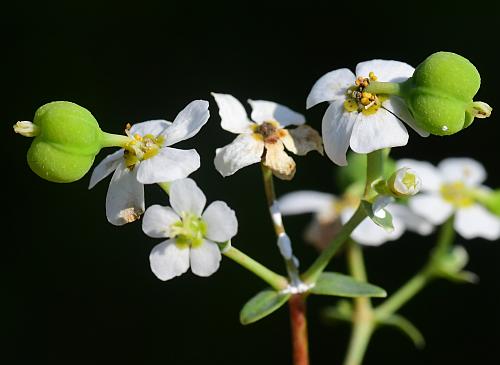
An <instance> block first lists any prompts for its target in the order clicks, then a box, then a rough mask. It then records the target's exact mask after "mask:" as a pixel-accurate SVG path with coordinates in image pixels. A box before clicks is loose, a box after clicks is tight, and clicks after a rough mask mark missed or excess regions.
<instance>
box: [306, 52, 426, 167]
mask: <svg viewBox="0 0 500 365" xmlns="http://www.w3.org/2000/svg"><path fill="white" fill-rule="evenodd" d="M413 71H414V68H413V67H411V66H410V65H408V64H406V63H403V62H397V61H387V60H372V61H366V62H361V63H358V65H357V66H356V75H354V74H353V73H352V72H351V71H350V70H348V69H346V68H343V69H339V70H335V71H332V72H329V73H327V74H325V75H324V76H322V77H321V78H320V79H319V80H318V81H317V82H316V83H315V84H314V86H313V88H312V90H311V92H310V93H309V96H308V97H307V108H308V109H309V108H311V107H313V106H314V105H316V104H318V103H321V102H324V101H328V102H329V103H330V105H329V107H328V109H327V110H326V113H325V115H324V117H323V123H322V135H323V144H324V147H325V151H326V154H327V155H328V157H330V159H331V160H332V161H333V162H335V163H336V164H337V165H340V166H345V165H347V160H346V152H347V149H348V148H349V146H350V147H351V149H352V150H353V151H355V152H358V153H370V152H373V151H375V150H379V149H382V148H386V147H397V146H404V145H406V144H407V143H408V132H407V130H406V128H405V126H404V125H403V123H401V120H403V121H404V122H405V123H406V124H408V125H409V126H410V127H412V128H413V129H414V130H415V131H417V132H418V133H419V134H420V135H421V136H424V137H426V136H428V135H429V133H427V132H425V131H423V130H421V129H419V128H418V127H417V126H416V124H415V121H414V119H413V117H412V116H411V114H410V111H409V110H408V108H407V107H406V105H405V103H404V102H403V100H402V99H400V98H399V97H397V96H392V95H391V96H390V97H388V96H387V95H376V94H370V93H366V92H363V89H364V88H365V87H366V85H368V84H369V82H370V80H378V81H385V82H401V81H404V80H406V79H408V78H409V77H411V76H412V75H413Z"/></svg>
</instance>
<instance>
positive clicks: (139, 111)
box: [0, 1, 500, 365]
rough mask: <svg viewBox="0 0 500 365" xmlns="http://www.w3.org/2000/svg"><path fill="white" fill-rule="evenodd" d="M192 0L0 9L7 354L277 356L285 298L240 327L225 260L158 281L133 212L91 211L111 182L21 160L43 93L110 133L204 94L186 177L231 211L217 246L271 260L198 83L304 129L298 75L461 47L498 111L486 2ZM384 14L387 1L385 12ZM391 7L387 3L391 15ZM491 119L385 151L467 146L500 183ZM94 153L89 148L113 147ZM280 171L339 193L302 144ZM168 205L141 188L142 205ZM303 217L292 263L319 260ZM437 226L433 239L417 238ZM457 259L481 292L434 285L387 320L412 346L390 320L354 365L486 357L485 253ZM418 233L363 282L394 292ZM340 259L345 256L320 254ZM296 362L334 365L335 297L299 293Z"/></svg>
mask: <svg viewBox="0 0 500 365" xmlns="http://www.w3.org/2000/svg"><path fill="white" fill-rule="evenodd" d="M347 5H349V6H346V7H339V6H337V5H335V4H330V5H325V4H313V3H309V2H308V3H305V4H302V5H301V6H298V5H290V4H288V5H287V6H278V5H276V4H274V3H271V2H268V3H267V4H264V5H262V4H258V3H255V2H246V1H242V2H238V3H208V2H206V3H200V4H198V5H196V4H191V5H190V6H180V5H178V4H175V3H173V2H164V3H162V2H157V3H148V2H138V3H136V4H134V5H133V6H130V7H128V6H125V5H124V4H123V3H116V4H115V3H106V2H102V3H100V4H92V3H88V2H86V3H84V4H83V5H79V4H78V3H70V4H57V5H50V4H47V3H44V4H38V5H34V4H29V3H23V2H18V3H17V6H16V7H15V8H12V9H3V12H2V15H1V16H2V28H3V29H2V44H3V47H2V48H3V52H2V56H1V57H2V64H3V66H2V74H3V77H2V79H3V80H4V81H3V85H2V88H3V90H4V92H5V93H6V95H5V97H4V98H3V105H2V108H1V110H0V113H1V120H2V128H3V132H2V133H3V136H4V138H3V140H2V141H3V143H2V150H3V157H4V159H3V161H4V164H3V179H2V180H3V184H4V188H3V189H2V190H3V198H4V201H5V203H4V207H3V211H4V215H3V216H4V218H3V224H2V227H3V229H2V230H3V239H2V248H3V253H2V254H1V257H2V259H3V260H2V261H3V262H2V265H1V266H2V270H3V271H4V272H3V273H2V278H3V279H4V282H5V284H4V285H2V299H1V301H2V304H3V309H2V312H1V313H2V320H1V323H2V324H1V326H0V327H1V330H2V332H4V334H5V340H4V341H3V344H4V345H7V349H8V350H7V351H3V355H2V356H4V357H7V356H8V357H10V359H9V360H8V361H7V362H4V363H6V364H24V363H39V364H90V363H92V364H100V363H107V364H115V363H117V364H118V363H120V364H198V363H209V364H221V365H222V364H256V363H259V364H289V363H290V343H289V330H288V317H287V309H286V308H282V309H281V310H279V311H278V312H277V313H275V314H274V315H272V316H271V317H269V318H267V319H265V320H263V321H261V322H259V323H256V324H253V325H250V326H247V327H243V326H241V325H240V324H239V322H238V313H239V310H240V308H241V306H242V305H243V303H245V301H246V300H247V299H248V298H250V297H251V296H253V295H254V294H255V293H256V292H257V291H258V290H260V289H262V288H263V287H264V286H265V285H264V284H263V283H262V282H261V281H260V280H259V279H257V278H256V277H254V276H252V275H251V274H249V273H247V272H246V271H244V270H243V269H242V268H240V267H239V266H237V265H235V264H234V263H232V262H230V261H229V260H226V259H224V260H223V263H222V267H221V269H220V270H219V271H218V272H217V273H216V274H215V275H213V276H212V277H210V278H208V279H204V278H198V277H195V276H194V275H192V274H191V273H188V274H185V275H183V276H182V277H180V278H177V279H175V280H171V281H168V282H161V281H160V280H158V279H156V277H154V275H153V274H152V273H151V271H150V269H149V262H148V255H149V251H150V250H151V248H152V247H153V246H154V245H155V244H157V243H159V241H158V240H156V239H151V238H148V237H146V236H145V235H144V234H143V233H142V231H141V229H140V224H138V223H136V224H130V225H127V226H125V227H114V226H112V225H110V224H109V223H108V222H107V221H106V218H105V212H104V200H105V195H106V189H107V183H108V181H109V180H106V181H104V182H101V183H100V184H99V185H98V186H97V187H96V188H94V189H93V190H92V191H88V190H87V185H88V182H89V175H87V176H85V177H84V178H83V179H82V180H81V181H78V182H76V183H73V184H65V185H61V184H53V183H49V182H46V181H43V180H41V179H40V178H38V177H37V176H36V175H35V174H33V173H32V172H31V171H30V170H29V168H28V166H27V164H26V161H25V153H26V151H27V149H28V146H29V143H30V141H29V140H28V139H24V138H21V137H20V136H17V135H14V133H13V132H12V129H11V128H12V124H14V122H15V121H17V120H30V119H31V118H32V116H33V114H34V112H35V110H36V108H38V107H39V106H40V105H42V104H44V103H46V102H49V101H53V100H69V101H73V102H76V103H78V104H80V105H82V106H84V107H86V108H88V109H89V110H91V111H92V113H93V114H94V116H95V117H96V118H97V119H98V121H99V122H100V125H101V128H102V129H104V130H106V131H108V132H112V133H121V131H122V130H123V128H124V125H125V124H126V123H127V122H132V123H133V122H140V121H144V120H148V119H156V118H166V119H169V120H172V119H173V118H174V117H175V115H176V114H177V112H178V111H180V110H181V109H182V108H183V107H184V106H185V105H186V104H187V103H188V102H190V101H191V100H194V99H198V98H201V99H207V100H209V101H210V102H211V114H212V118H211V119H210V121H209V123H208V124H207V125H206V126H205V127H204V128H203V129H202V131H201V132H200V133H199V134H198V135H197V136H196V137H194V138H193V139H191V140H188V141H185V142H183V143H182V144H181V145H180V146H179V147H181V148H182V147H184V148H191V147H196V148H197V150H198V151H199V153H200V155H201V157H202V167H201V169H200V170H198V171H197V172H195V173H194V174H193V175H192V177H193V178H194V179H196V181H197V182H198V184H199V185H200V186H201V187H202V189H203V190H204V192H205V194H206V195H207V198H208V201H213V200H218V199H220V200H224V201H226V202H227V203H228V204H229V205H230V206H231V207H233V208H234V209H235V210H236V211H237V216H238V219H239V233H238V235H237V237H236V238H235V239H234V241H233V244H234V245H236V246H237V247H239V248H240V249H242V250H244V251H245V252H247V253H249V254H250V255H251V256H253V257H255V258H257V259H258V260H260V261H261V262H263V263H264V264H266V265H268V266H269V267H271V268H272V269H274V270H277V271H282V270H283V268H282V264H281V261H280V257H279V255H278V253H277V252H276V249H275V247H274V238H273V232H272V229H271V224H270V221H269V219H268V216H267V211H266V206H265V202H264V197H263V189H262V187H261V184H260V179H261V177H260V176H259V172H260V171H259V169H258V167H257V166H252V167H248V168H245V169H243V170H241V171H239V172H238V173H237V174H236V175H234V176H233V177H231V178H226V179H223V178H222V177H221V176H220V175H219V174H218V173H217V172H216V171H215V169H214V168H213V162H212V160H213V156H214V151H215V148H217V147H220V146H223V145H225V144H227V143H229V142H230V141H231V140H232V138H233V137H234V136H233V135H231V134H230V133H229V132H226V131H223V130H222V129H221V128H220V126H219V120H220V119H219V117H218V114H217V108H216V106H215V103H214V102H213V99H212V98H211V97H210V95H209V92H210V91H216V92H223V93H230V94H233V95H234V96H236V97H237V98H239V99H240V100H242V101H244V100H246V99H247V98H254V99H264V100H266V99H267V100H273V101H276V102H280V103H282V104H285V105H287V106H289V107H291V108H293V109H295V110H297V111H301V112H304V113H305V115H306V117H307V119H308V122H309V123H310V124H311V125H312V126H314V127H316V128H317V129H320V124H321V117H322V114H323V112H324V109H325V107H324V106H318V107H316V108H314V109H313V110H311V111H307V112H305V111H304V106H305V98H306V96H307V94H308V92H309V90H310V88H311V86H312V85H313V83H314V82H315V81H316V80H317V79H318V78H319V77H320V76H321V75H323V74H324V73H326V72H328V71H331V70H333V69H336V68H341V67H349V68H351V69H353V68H354V67H355V65H356V63H357V62H360V61H364V60H368V59H373V58H383V59H396V60H401V61H405V62H408V63H410V64H412V65H417V64H418V63H419V62H420V61H422V60H423V59H424V58H425V57H426V56H428V55H429V54H431V53H432V52H435V51H439V50H448V51H454V52H457V53H460V54H462V55H464V56H465V57H467V58H468V59H469V60H471V61H472V62H473V63H474V64H475V65H476V67H477V68H478V69H479V71H480V73H481V76H482V79H483V81H482V87H481V90H480V91H479V95H478V97H477V100H483V101H486V102H488V103H489V104H490V105H492V106H493V107H494V108H495V107H497V106H498V105H500V99H499V94H498V89H497V86H498V84H499V78H498V74H499V72H498V58H497V56H496V53H495V52H496V48H497V46H498V40H497V35H496V30H497V26H496V23H498V19H495V13H496V11H497V10H498V9H497V8H496V7H495V6H492V5H489V6H486V5H483V4H480V3H477V2H475V3H474V4H472V3H471V4H469V7H468V8H460V9H457V8H452V7H446V6H444V5H443V6H436V5H434V7H430V8H428V7H426V8H419V7H418V6H417V4H402V3H401V4H399V5H397V6H394V5H389V4H375V3H368V2H363V3H350V4H347ZM389 10H392V13H391V12H390V11H389ZM394 11H395V13H394ZM499 132H500V127H499V123H498V119H497V115H496V113H495V111H494V113H493V116H492V117H491V118H490V119H487V120H477V121H476V122H475V123H474V124H473V125H472V126H471V127H470V128H469V129H467V130H465V131H463V132H461V133H459V134H456V135H454V136H451V137H446V138H440V137H429V138H427V139H423V138H420V137H418V136H417V135H416V134H415V133H411V136H410V142H409V144H408V145H407V146H405V147H404V148H396V149H393V156H394V157H395V158H401V157H410V158H417V159H427V160H430V161H432V162H434V163H437V162H439V161H440V160H441V159H443V158H446V157H450V156H470V157H473V158H475V159H477V160H479V161H482V162H483V163H484V165H485V167H486V168H487V170H488V171H489V173H490V174H489V177H488V180H487V184H488V185H489V186H492V187H498V186H500V172H499V169H498V167H499V165H498V140H499V139H498V137H499ZM110 151H111V150H109V149H108V150H105V151H102V152H101V154H100V155H99V156H98V158H97V160H98V161H100V160H101V159H102V157H103V156H105V155H106V154H108V153H110ZM296 161H297V164H298V171H297V175H296V177H295V179H294V180H293V182H281V181H279V182H278V183H277V190H278V192H279V193H285V192H288V191H293V190H297V189H305V188H307V189H315V190H321V191H330V192H335V193H338V190H337V189H336V187H335V186H334V171H335V167H334V165H333V163H331V162H330V161H329V160H328V159H327V158H326V157H320V156H319V155H317V154H314V153H311V154H310V155H308V156H306V157H297V158H296ZM155 203H160V204H166V203H167V200H166V197H165V195H163V194H162V192H161V191H160V189H159V188H157V187H156V186H150V187H148V188H147V191H146V204H147V205H151V204H155ZM308 219H309V218H308V217H306V216H304V217H295V218H293V219H292V218H291V219H289V220H287V223H288V229H289V233H290V234H291V235H292V237H293V238H294V245H295V250H296V253H297V255H298V256H299V257H300V258H301V260H302V262H303V265H304V266H306V265H307V264H309V263H310V262H312V260H313V259H314V257H315V255H316V253H315V251H314V250H313V249H312V248H311V247H310V246H307V245H305V244H303V242H302V241H301V231H302V228H303V227H304V225H305V224H306V223H307V221H308ZM432 238H434V236H432ZM457 243H460V244H464V245H465V246H466V248H467V250H468V251H469V253H470V256H471V261H470V264H469V266H468V269H470V270H471V271H474V272H476V273H478V274H479V276H480V277H481V282H480V283H479V284H478V285H469V286H462V285H456V284H451V283H448V282H435V283H433V284H432V285H431V286H430V287H428V288H427V289H425V291H424V292H422V293H421V294H420V295H419V296H417V297H416V298H415V300H414V301H412V302H411V303H410V304H409V305H407V306H405V307H404V308H403V310H402V313H403V314H404V315H406V316H407V317H409V318H410V319H412V320H413V321H414V323H415V324H416V325H417V326H418V327H419V328H420V329H421V331H422V332H423V333H424V335H425V337H426V339H427V343H428V344H427V347H426V348H425V349H424V350H423V351H418V350H416V349H414V348H413V346H412V344H411V343H410V342H409V341H408V340H407V339H406V338H405V337H403V336H401V335H400V334H399V333H397V332H395V331H394V330H391V329H383V330H381V331H379V332H377V333H376V334H375V337H374V339H373V342H372V343H371V345H370V347H369V350H368V353H367V358H366V364H382V363H383V364H443V363H453V364H475V363H491V362H490V361H489V360H488V359H489V358H490V357H492V356H493V355H495V354H496V353H498V341H499V339H500V338H499V332H498V328H499V325H500V321H499V314H498V308H499V305H500V300H499V295H498V293H499V285H498V277H499V269H498V262H499V259H500V247H499V245H498V242H493V243H492V242H487V241H484V240H472V241H467V242H465V241H464V240H462V239H461V238H457ZM432 244H433V240H432V239H428V238H421V237H418V236H415V235H411V234H407V235H405V236H404V237H403V239H402V240H400V241H398V242H395V243H388V244H386V245H384V246H382V247H380V248H369V249H366V260H367V266H368V271H369V276H370V280H371V281H372V282H373V283H376V284H379V285H381V286H383V287H384V288H386V289H387V290H388V291H389V292H392V291H394V290H395V289H396V288H397V287H398V286H399V285H400V284H402V283H403V282H404V281H405V280H406V279H407V278H409V277H410V276H411V275H412V274H413V273H414V272H415V271H416V270H417V269H418V268H419V267H420V266H421V265H422V264H423V263H424V262H425V259H426V257H427V254H428V252H429V250H430V249H431V247H432ZM333 267H335V269H336V270H342V269H343V268H344V264H343V258H342V257H339V258H337V259H336V260H335V261H334V264H333ZM309 303H310V305H309V314H310V341H311V344H310V348H311V358H312V364H318V365H319V364H339V363H341V359H342V356H343V353H344V351H345V348H346V343H347V339H348V334H349V329H348V327H347V326H336V327H331V326H327V325H325V324H324V323H322V321H321V320H320V318H319V315H318V313H319V311H320V309H321V308H323V307H324V306H325V305H327V304H329V303H333V300H332V299H329V298H320V297H312V298H311V299H310V301H309Z"/></svg>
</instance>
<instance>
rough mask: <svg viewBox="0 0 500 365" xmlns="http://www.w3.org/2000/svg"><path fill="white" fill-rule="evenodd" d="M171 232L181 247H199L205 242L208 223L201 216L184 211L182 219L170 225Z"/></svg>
mask: <svg viewBox="0 0 500 365" xmlns="http://www.w3.org/2000/svg"><path fill="white" fill-rule="evenodd" d="M170 232H171V237H172V238H174V239H175V243H176V245H177V246H178V247H179V248H187V247H189V246H191V247H197V246H200V245H201V244H202V243H203V238H204V237H205V235H206V233H207V224H206V223H205V221H204V220H203V219H201V218H200V217H198V216H196V215H194V214H192V213H186V212H183V213H182V214H181V220H180V221H178V222H175V223H174V224H172V225H171V226H170Z"/></svg>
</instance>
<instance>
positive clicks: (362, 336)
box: [344, 298, 375, 365]
mask: <svg viewBox="0 0 500 365" xmlns="http://www.w3.org/2000/svg"><path fill="white" fill-rule="evenodd" d="M359 299H366V298H359ZM355 310H356V316H357V317H355V318H354V326H353V329H352V334H351V340H350V341H349V347H348V349H347V356H346V358H345V360H344V365H361V363H362V362H363V358H364V356H365V353H366V348H367V347H368V343H369V342H370V339H371V336H372V334H373V330H374V329H375V325H374V322H373V321H372V320H362V318H363V317H362V315H364V314H363V311H362V310H360V308H359V307H358V305H356V308H355ZM356 318H360V319H359V320H357V319H356Z"/></svg>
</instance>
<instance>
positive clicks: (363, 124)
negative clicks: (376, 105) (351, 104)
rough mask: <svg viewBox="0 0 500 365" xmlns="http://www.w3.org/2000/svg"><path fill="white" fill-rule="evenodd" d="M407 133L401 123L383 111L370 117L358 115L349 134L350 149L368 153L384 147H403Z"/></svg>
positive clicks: (380, 110) (406, 140) (406, 141)
mask: <svg viewBox="0 0 500 365" xmlns="http://www.w3.org/2000/svg"><path fill="white" fill-rule="evenodd" d="M407 143H408V131H407V130H406V128H405V126H404V125H403V123H401V121H400V120H399V119H398V118H396V117H395V116H394V115H392V114H391V113H390V112H388V111H387V110H384V109H379V110H378V111H377V112H376V113H374V114H371V115H364V114H362V113H358V116H357V118H356V123H354V127H353V129H352V134H351V141H350V145H351V149H352V150H353V151H354V152H357V153H370V152H373V151H376V150H380V149H382V148H386V147H398V146H404V145H406V144H407Z"/></svg>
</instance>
